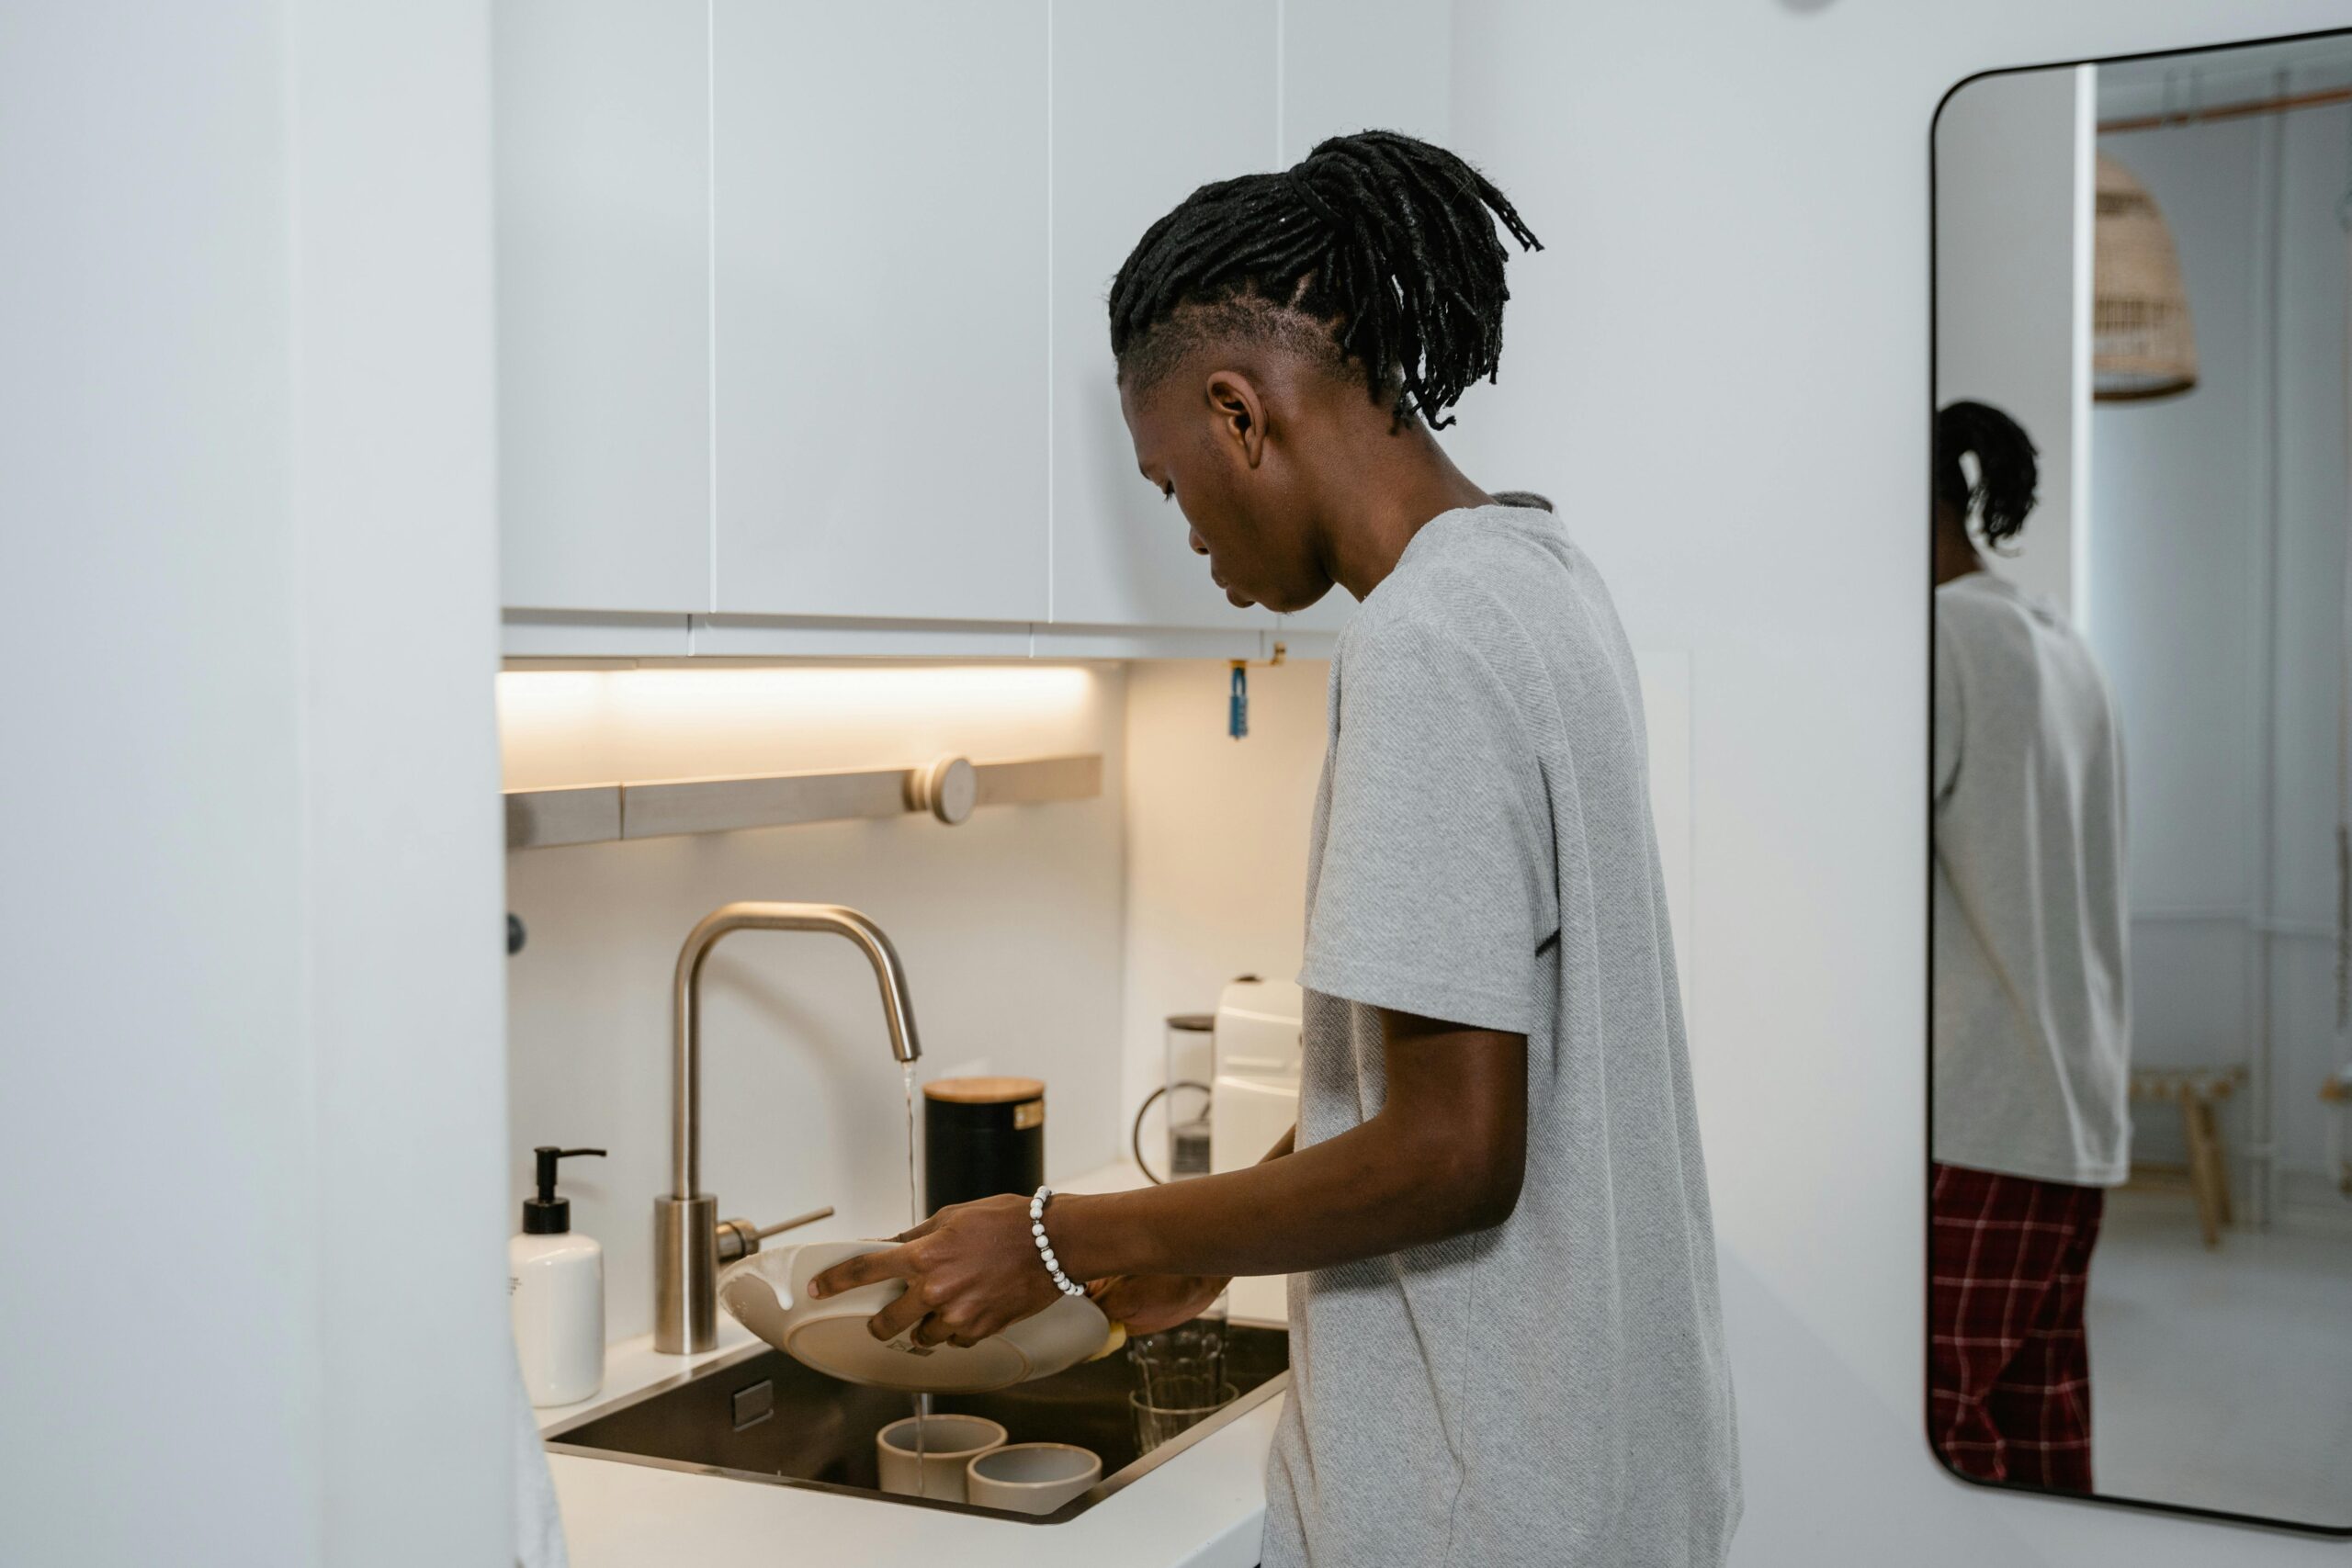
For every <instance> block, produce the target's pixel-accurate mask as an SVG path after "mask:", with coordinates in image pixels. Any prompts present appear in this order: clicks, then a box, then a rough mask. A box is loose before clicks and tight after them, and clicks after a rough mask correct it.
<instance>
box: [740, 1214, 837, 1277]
mask: <svg viewBox="0 0 2352 1568" xmlns="http://www.w3.org/2000/svg"><path fill="white" fill-rule="evenodd" d="M832 1217H833V1206H832V1205H831V1203H828V1204H826V1205H825V1206H824V1207H823V1208H821V1209H811V1210H809V1212H808V1213H805V1214H795V1215H793V1216H792V1218H790V1219H788V1220H778V1221H777V1222H776V1223H775V1224H772V1225H769V1226H767V1227H766V1228H765V1229H761V1228H758V1227H755V1226H754V1225H753V1224H752V1222H751V1221H749V1220H721V1221H719V1222H718V1260H719V1261H720V1262H721V1263H732V1262H734V1261H735V1260H736V1259H737V1258H749V1257H750V1256H751V1255H752V1254H753V1253H754V1252H757V1251H758V1250H759V1249H760V1243H762V1242H763V1241H765V1240H767V1238H768V1237H770V1236H772V1235H776V1234H777V1233H778V1232H780V1231H788V1230H797V1229H798V1228H799V1227H800V1226H802V1225H813V1224H816V1223H817V1222H818V1221H819V1220H830V1219H831V1218H832Z"/></svg>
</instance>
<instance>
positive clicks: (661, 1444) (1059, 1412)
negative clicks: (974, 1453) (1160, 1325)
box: [547, 1323, 1290, 1524]
mask: <svg viewBox="0 0 2352 1568" xmlns="http://www.w3.org/2000/svg"><path fill="white" fill-rule="evenodd" d="M1226 1371H1227V1379H1228V1381H1230V1382H1232V1383H1233V1385H1234V1386H1235V1387H1236V1388H1238V1389H1239V1390H1240V1391H1241V1392H1240V1397H1239V1398H1238V1399H1236V1400H1235V1401H1234V1402H1233V1403H1232V1404H1229V1405H1227V1407H1226V1408H1225V1409H1224V1410H1222V1411H1219V1412H1218V1413H1217V1415H1216V1416H1215V1417H1214V1418H1212V1419H1211V1420H1208V1421H1205V1422H1204V1423H1202V1424H1201V1425H1200V1426H1198V1427H1193V1429H1192V1430H1191V1431H1189V1432H1186V1433H1184V1434H1183V1435H1182V1437H1180V1438H1177V1439H1175V1440H1174V1441H1172V1442H1169V1443H1164V1444H1162V1445H1161V1446H1160V1447H1159V1448H1157V1449H1154V1450H1152V1451H1151V1452H1150V1453H1148V1454H1139V1453H1138V1452H1137V1450H1136V1433H1135V1423H1134V1418H1133V1416H1132V1414H1131V1412H1130V1411H1129V1409H1128V1405H1127V1394H1128V1393H1129V1392H1130V1390H1131V1389H1132V1388H1133V1386H1134V1385H1133V1381H1132V1376H1133V1374H1132V1373H1131V1372H1130V1371H1128V1368H1127V1360H1126V1358H1125V1356H1123V1355H1122V1356H1112V1357H1109V1358H1107V1359H1103V1360H1101V1361H1096V1362H1092V1363H1091V1364H1089V1365H1085V1366H1079V1367H1072V1368H1071V1369H1070V1370H1069V1371H1066V1372H1061V1373H1057V1375H1055V1376H1053V1377H1050V1378H1040V1379H1038V1380H1037V1381H1036V1382H1028V1383H1022V1384H1019V1385H1017V1386H1015V1387H1012V1388H1008V1389H1001V1390H999V1391H998V1392H996V1393H969V1394H940V1395H938V1396H936V1397H935V1398H934V1399H933V1402H932V1408H933V1410H934V1411H936V1412H939V1413H941V1414H962V1415H970V1416H987V1417H989V1419H990V1420H993V1421H997V1422H999V1423H1001V1425H1002V1426H1003V1427H1004V1429H1005V1430H1006V1432H1007V1433H1009V1434H1010V1435H1011V1437H1012V1441H1014V1442H1016V1443H1022V1442H1050V1443H1076V1444H1078V1445H1079V1446H1080V1447H1081V1448H1088V1449H1091V1450H1094V1451H1095V1452H1096V1453H1098V1454H1100V1455H1101V1456H1102V1457H1103V1479H1102V1481H1101V1482H1099V1483H1096V1485H1095V1486H1094V1487H1093V1489H1092V1490H1091V1491H1089V1492H1087V1493H1085V1494H1084V1495H1081V1496H1079V1497H1077V1498H1075V1499H1073V1500H1072V1501H1070V1502H1069V1503H1068V1504H1065V1505H1064V1506H1062V1507H1061V1508H1060V1509H1059V1510H1057V1512H1054V1513H1051V1514H1046V1515H1037V1516H1033V1515H1027V1514H1001V1513H997V1512H994V1511H993V1510H990V1509H985V1508H975V1507H969V1506H966V1505H964V1504H960V1503H942V1502H933V1501H930V1500H927V1499H920V1498H914V1497H901V1496H899V1495H896V1494H894V1493H888V1492H884V1491H882V1490H881V1489H880V1487H879V1484H878V1480H877V1477H876V1473H875V1462H874V1434H875V1433H876V1432H878V1431H880V1430H881V1429H882V1428H883V1427H887V1426H888V1425H889V1424H890V1423H891V1422H893V1421H896V1420H898V1419H899V1417H900V1416H906V1415H908V1414H909V1413H910V1411H911V1409H912V1408H913V1406H912V1402H911V1401H910V1398H909V1396H908V1395H906V1394H903V1393H892V1392H890V1391H889V1390H888V1389H878V1388H861V1387H858V1386H857V1385H855V1384H853V1383H845V1382H836V1381H835V1380H833V1379H831V1378H829V1377H826V1376H825V1375H824V1374H823V1373H821V1372H816V1371H810V1370H809V1368H807V1367H804V1366H802V1365H801V1364H800V1363H799V1362H797V1361H796V1360H794V1359H792V1358H790V1357H789V1356H786V1355H785V1354H784V1353H783V1352H781V1351H778V1350H771V1349H769V1348H767V1347H766V1346H764V1345H749V1346H746V1347H744V1348H742V1349H741V1350H739V1351H737V1352H735V1353H734V1354H733V1355H730V1356H726V1357H722V1358H720V1359H718V1360H716V1361H713V1362H711V1363H709V1364H708V1365H707V1366H703V1367H698V1368H696V1369H695V1371H692V1372H689V1373H685V1374H684V1375H682V1376H680V1377H676V1378H673V1379H672V1380H670V1381H669V1382H662V1383H656V1384H655V1385H654V1386H653V1387H651V1388H649V1389H645V1390H643V1391H641V1392H639V1393H634V1394H631V1395H629V1396H628V1397H627V1398H625V1399H619V1400H616V1401H614V1402H613V1403H612V1404H607V1405H605V1406H603V1407H601V1408H599V1409H596V1410H592V1411H590V1412H588V1413H587V1414H586V1415H584V1416H575V1417H573V1418H572V1419H571V1420H570V1421H567V1422H565V1423H563V1424H562V1425H560V1426H559V1427H552V1428H550V1429H549V1430H548V1434H547V1444H548V1451H549V1452H552V1453H560V1454H578V1455H581V1456H582V1457H584V1458H588V1459H608V1460H619V1461H624V1462H626V1463H630V1464H650V1465H658V1466H661V1467H662V1468H664V1469H669V1470H685V1471H695V1472H701V1473H704V1474H707V1475H724V1476H729V1477H731V1478H733V1479H735V1480H738V1481H751V1482H759V1483H765V1484H767V1485H770V1486H808V1487H814V1488H816V1489H818V1490H820V1491H824V1492H840V1493H846V1494H848V1495H853V1496H861V1497H876V1498H880V1499H882V1500H884V1501H886V1502H890V1503H896V1504H899V1505H901V1506H906V1507H914V1508H945V1509H950V1510H953V1511H956V1512H960V1513H971V1514H982V1515H985V1516H986V1517H989V1518H1019V1519H1024V1520H1027V1521H1028V1522H1030V1523H1034V1524H1057V1523H1060V1522H1061V1521H1063V1520H1065V1519H1071V1518H1075V1517H1078V1516H1079V1515H1080V1514H1082V1513H1084V1512H1085V1511H1086V1510H1087V1509H1089V1508H1091V1507H1092V1506H1094V1505H1095V1504H1097V1503H1100V1502H1101V1501H1103V1498H1105V1497H1108V1496H1110V1495H1112V1494H1113V1493H1114V1492H1116V1491H1118V1490H1119V1489H1120V1488H1121V1487H1124V1486H1128V1485H1131V1484H1133V1483H1135V1482H1136V1480H1138V1479H1140V1478H1141V1477H1142V1476H1144V1475H1145V1474H1147V1473H1148V1472H1151V1471H1153V1470H1155V1469H1157V1468H1159V1466H1160V1465H1163V1464H1166V1463H1168V1462H1169V1461H1170V1460H1173V1459H1176V1458H1178V1457H1179V1456H1180V1455H1181V1454H1182V1452H1183V1450H1185V1449H1187V1448H1190V1447H1191V1446H1192V1445H1193V1443H1196V1442H1198V1441H1199V1440H1200V1439H1201V1438H1204V1437H1206V1436H1207V1435H1208V1434H1209V1433H1211V1432H1213V1431H1215V1430H1216V1429H1217V1428H1218V1427H1222V1426H1224V1425H1226V1424H1227V1422H1229V1421H1232V1420H1233V1419H1234V1418H1235V1417H1237V1416H1239V1415H1240V1414H1241V1413H1242V1412H1243V1411H1245V1410H1248V1409H1250V1408H1251V1407H1252V1406H1254V1405H1257V1404H1262V1403H1263V1402H1264V1401H1266V1400H1268V1399H1270V1398H1272V1396H1273V1395H1274V1394H1275V1393H1279V1392H1280V1391H1281V1390H1282V1389H1283V1388H1284V1387H1286V1386H1288V1384H1289V1382H1290V1336H1289V1334H1288V1333H1287V1332H1285V1331H1284V1330H1283V1329H1280V1328H1273V1327H1267V1326H1263V1325H1255V1324H1239V1323H1238V1324H1234V1325H1231V1326H1230V1327H1229V1328H1228V1329H1227V1342H1226Z"/></svg>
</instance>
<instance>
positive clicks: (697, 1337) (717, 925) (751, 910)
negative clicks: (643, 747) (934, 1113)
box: [653, 903, 922, 1355]
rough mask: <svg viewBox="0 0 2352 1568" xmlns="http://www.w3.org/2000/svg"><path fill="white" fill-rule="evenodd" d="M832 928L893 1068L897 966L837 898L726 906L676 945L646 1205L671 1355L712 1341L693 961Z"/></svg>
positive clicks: (897, 1042) (697, 980) (904, 1033)
mask: <svg viewBox="0 0 2352 1568" xmlns="http://www.w3.org/2000/svg"><path fill="white" fill-rule="evenodd" d="M729 931H831V933H833V934H834V935H836V936H842V937H846V938H848V939H849V941H850V942H853V943H854V944H855V945H856V947H857V949H858V951H859V952H861V953H864V954H865V959H866V962H867V963H868V964H872V965H873V967H874V978H875V982H876V985H877V986H878V987H880V990H881V993H882V1021H883V1024H884V1027H885V1028H886V1029H888V1032H889V1039H890V1055H891V1056H892V1058H893V1059H894V1060H896V1061H898V1062H899V1063H900V1064H901V1065H911V1064H913V1063H914V1062H915V1061H916V1060H917V1059H918V1058H920V1057H921V1056H922V1042H921V1041H920V1040H919V1039H918V1038H917V1036H916V1034H915V1013H914V1003H913V1001H912V1000H911V999H910V998H909V997H908V995H907V976H906V968H905V966H904V965H903V964H900V963H899V954H898V951H897V949H895V948H893V947H892V946H891V945H890V939H889V938H888V936H886V935H884V934H883V931H882V928H881V927H879V926H877V925H876V924H875V923H874V922H873V921H872V920H870V919H866V918H865V916H864V915H861V914H859V913H858V912H857V911H856V910H854V909H849V908H842V907H841V906H840V905H838V904H766V903H738V904H725V905H721V906H720V907H719V908H716V909H714V910H712V911H711V912H710V913H709V914H707V915H706V916H704V917H703V918H702V919H701V920H700V921H699V922H697V923H696V924H695V929H694V930H693V931H689V932H688V933H687V934H686V941H685V945H684V947H682V948H680V949H679V950H678V967H677V973H676V976H675V979H674V982H673V992H672V1011H671V1057H670V1065H671V1080H670V1175H671V1194H670V1196H669V1197H667V1198H664V1199H661V1200H658V1201H656V1202H655V1204H654V1252H655V1269H656V1273H655V1280H654V1283H655V1291H654V1322H653V1345H654V1348H655V1349H657V1350H661V1351H663V1352H666V1353H668V1354H671V1355H686V1354H693V1353H695V1352H699V1351H703V1350H707V1349H709V1348H711V1346H712V1345H713V1344H715V1343H716V1342H717V1339H718V1313H717V1295H716V1291H717V1280H718V1199H717V1198H715V1197H713V1196H711V1195H710V1194H708V1193H706V1192H704V1191H702V1190H701V1186H702V966H703V960H705V959H706V958H707V957H708V956H709V955H710V950H711V949H712V948H713V947H714V946H716V945H717V944H718V939H719V938H721V937H723V936H725V935H727V934H728V933H729Z"/></svg>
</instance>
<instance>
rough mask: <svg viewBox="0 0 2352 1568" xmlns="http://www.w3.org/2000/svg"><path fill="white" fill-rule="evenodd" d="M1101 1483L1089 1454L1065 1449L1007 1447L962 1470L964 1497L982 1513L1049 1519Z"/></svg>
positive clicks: (1099, 1468) (1099, 1466) (1099, 1465)
mask: <svg viewBox="0 0 2352 1568" xmlns="http://www.w3.org/2000/svg"><path fill="white" fill-rule="evenodd" d="M1102 1479H1103V1461H1102V1458H1101V1457H1100V1456H1099V1455H1097V1454H1096V1453H1095V1452H1094V1451H1093V1450H1091V1449H1081V1448H1078V1447H1075V1446H1074V1445H1072V1444H1069V1443H1007V1444H1006V1445H1005V1446H1004V1447H1002V1448H1001V1449H990V1450H989V1451H988V1452H986V1453H984V1454H981V1455H980V1456H979V1457H978V1458H977V1459H974V1460H972V1461H970V1462H969V1463H968V1464H967V1465H966V1467H965V1482H964V1491H965V1494H966V1495H967V1497H968V1498H969V1499H970V1501H972V1502H974V1503H977V1504H978V1505H979V1506H981V1507H983V1508H1005V1509H1009V1510H1011V1511H1012V1512H1013V1513H1016V1514H1050V1513H1052V1512H1053V1511H1054V1510H1055V1509H1056V1508H1058V1507H1060V1506H1062V1505H1063V1504H1064V1503H1067V1502H1069V1500H1070V1499H1071V1498H1072V1497H1075V1496H1077V1495H1079V1494H1080V1493H1081V1492H1083V1491H1085V1490H1086V1489H1087V1488H1088V1487H1090V1486H1091V1485H1093V1484H1094V1483H1096V1482H1098V1481H1100V1480H1102Z"/></svg>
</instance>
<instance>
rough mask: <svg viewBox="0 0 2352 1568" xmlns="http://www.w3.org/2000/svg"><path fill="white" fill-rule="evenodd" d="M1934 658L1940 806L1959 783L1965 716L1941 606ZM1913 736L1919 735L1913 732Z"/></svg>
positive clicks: (1935, 788) (1933, 784)
mask: <svg viewBox="0 0 2352 1568" xmlns="http://www.w3.org/2000/svg"><path fill="white" fill-rule="evenodd" d="M1934 658H1935V661H1936V672H1935V695H1934V701H1935V713H1934V716H1933V717H1932V720H1931V723H1932V727H1933V731H1934V735H1933V739H1932V741H1931V743H1930V745H1929V748H1928V749H1929V750H1930V752H1931V753H1932V760H1931V763H1930V766H1931V768H1932V770H1933V774H1934V776H1933V778H1932V780H1931V781H1930V784H1929V788H1930V789H1931V791H1932V792H1933V794H1932V799H1933V801H1934V803H1935V804H1936V805H1938V806H1941V805H1942V804H1943V803H1944V802H1945V800H1947V799H1948V798H1950V796H1951V788H1952V785H1953V784H1956V783H1958V782H1959V779H1960V738H1961V735H1962V729H1963V728H1964V725H1963V720H1964V718H1965V714H1964V712H1963V710H1962V706H1961V704H1962V700H1963V698H1962V691H1961V683H1960V651H1959V649H1958V648H1957V647H1956V646H1955V643H1954V640H1953V637H1952V636H1951V627H1950V626H1947V625H1946V624H1945V620H1944V616H1943V614H1942V612H1941V608H1940V606H1939V609H1938V612H1937V615H1936V637H1935V653H1934ZM1912 733H1914V734H1917V733H1918V732H1917V730H1914V731H1913V732H1912ZM1913 744H1914V745H1916V744H1917V742H1916V741H1915V742H1913Z"/></svg>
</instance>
